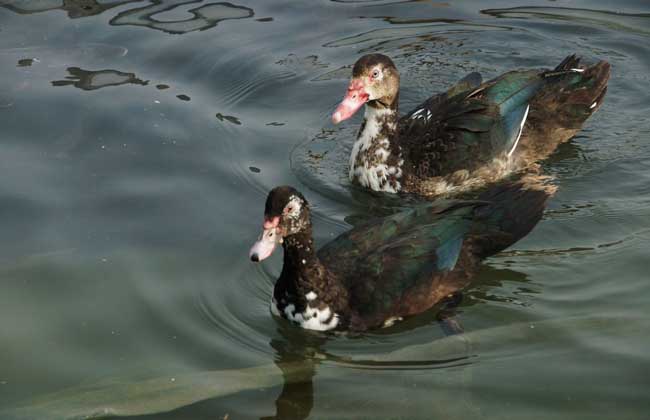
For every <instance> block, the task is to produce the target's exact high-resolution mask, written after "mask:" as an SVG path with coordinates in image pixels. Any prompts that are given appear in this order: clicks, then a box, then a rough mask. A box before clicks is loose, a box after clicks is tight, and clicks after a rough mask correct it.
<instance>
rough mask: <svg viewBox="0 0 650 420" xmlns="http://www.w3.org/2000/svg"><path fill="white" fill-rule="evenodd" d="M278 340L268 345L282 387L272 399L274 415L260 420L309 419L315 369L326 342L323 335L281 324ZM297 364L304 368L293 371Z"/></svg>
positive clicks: (312, 402)
mask: <svg viewBox="0 0 650 420" xmlns="http://www.w3.org/2000/svg"><path fill="white" fill-rule="evenodd" d="M278 333H280V336H281V337H278V338H273V339H271V341H270V343H269V345H270V346H271V347H272V348H273V350H275V354H276V358H275V364H276V365H277V367H278V368H279V369H280V370H281V371H282V377H283V379H284V384H283V386H282V392H281V393H280V395H279V396H278V398H277V399H276V400H275V415H273V416H268V417H262V418H261V420H272V419H282V420H302V419H306V418H307V417H309V414H310V413H311V410H312V408H313V406H314V384H313V378H314V376H315V375H316V366H317V365H318V364H319V363H320V361H321V360H322V356H320V357H319V355H320V354H322V353H321V348H322V347H323V345H324V344H325V343H326V341H327V336H326V335H324V334H319V333H313V332H310V331H305V330H303V329H301V328H296V327H294V326H293V325H289V323H288V322H284V321H280V323H279V326H278ZM296 364H301V365H303V367H304V368H303V369H295V368H294V369H292V368H291V367H292V366H295V365H296Z"/></svg>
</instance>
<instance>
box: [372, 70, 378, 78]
mask: <svg viewBox="0 0 650 420" xmlns="http://www.w3.org/2000/svg"><path fill="white" fill-rule="evenodd" d="M378 77H379V70H373V72H372V78H373V79H376V78H378Z"/></svg>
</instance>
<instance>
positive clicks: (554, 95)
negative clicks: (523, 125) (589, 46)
mask: <svg viewBox="0 0 650 420" xmlns="http://www.w3.org/2000/svg"><path fill="white" fill-rule="evenodd" d="M609 75H610V65H609V63H608V62H607V61H599V62H598V63H596V64H594V65H592V66H585V65H583V64H582V63H581V59H580V58H579V57H577V56H576V55H575V54H574V55H570V56H568V57H567V58H565V59H564V60H562V62H561V63H560V64H559V65H558V66H557V67H556V68H555V69H553V70H550V71H546V72H544V73H542V77H543V78H544V79H545V81H546V86H545V87H544V88H542V89H541V90H540V92H539V93H538V94H537V95H536V96H535V97H534V98H533V100H532V103H531V107H532V108H533V109H540V110H547V111H549V112H551V113H552V114H553V119H554V120H555V124H557V125H559V126H561V127H562V128H563V129H567V130H573V129H575V130H579V129H580V128H581V127H582V124H584V122H585V121H586V120H587V118H589V117H590V116H591V114H593V113H594V112H596V111H597V110H598V109H599V108H600V106H601V105H602V103H603V98H604V97H605V93H606V92H607V82H608V81H609ZM545 117H551V115H547V116H545Z"/></svg>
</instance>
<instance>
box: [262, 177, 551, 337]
mask: <svg viewBox="0 0 650 420" xmlns="http://www.w3.org/2000/svg"><path fill="white" fill-rule="evenodd" d="M552 191H553V190H552V189H551V188H549V187H540V186H539V185H535V184H531V185H528V184H527V183H526V182H525V181H518V182H506V183H504V184H502V185H500V186H497V187H494V188H492V189H491V190H489V191H487V192H485V193H483V194H481V195H480V196H479V200H477V201H461V200H437V201H436V202H433V203H428V204H423V205H420V206H417V207H414V208H412V209H410V210H407V211H403V212H400V213H396V214H394V215H391V216H388V217H384V218H378V219H375V220H371V221H369V222H367V223H366V224H364V225H360V226H356V227H354V228H353V229H351V230H349V231H347V232H346V233H344V234H342V235H340V236H339V237H337V238H336V239H334V240H333V241H331V242H329V243H328V244H327V245H325V246H324V247H322V248H321V249H320V250H319V251H316V247H315V244H314V240H313V238H312V225H311V216H310V209H309V203H308V202H307V200H306V199H305V197H304V196H303V195H302V194H301V193H300V192H298V191H296V190H295V189H294V188H292V187H288V186H283V187H277V188H274V189H273V190H271V192H270V193H269V195H268V198H267V200H266V207H265V210H264V225H263V229H264V230H263V233H262V235H261V237H260V239H259V240H258V241H257V242H256V243H255V245H253V247H252V248H251V251H250V258H251V260H253V261H256V262H257V261H261V260H263V259H265V258H267V257H268V256H270V255H271V253H272V252H273V250H274V249H275V248H276V246H277V244H282V247H283V249H284V263H283V266H282V272H281V274H280V277H279V278H278V280H277V282H276V284H275V288H274V292H273V302H272V303H271V311H272V312H273V313H274V314H276V315H278V316H281V317H283V318H286V319H288V320H290V321H292V322H294V323H296V324H298V325H299V326H301V327H302V328H306V329H311V330H319V331H326V330H352V331H363V330H367V329H371V328H378V327H382V326H385V325H390V324H392V323H393V322H394V321H395V320H399V319H401V318H403V317H405V316H409V315H414V314H417V313H420V312H422V311H425V310H427V309H429V308H431V307H432V306H433V305H435V304H436V303H437V302H439V301H440V300H442V299H443V298H445V297H447V296H448V295H450V294H451V293H454V292H456V291H458V290H459V289H462V288H463V287H465V286H466V285H467V284H468V283H469V282H470V280H471V279H472V277H473V276H474V274H475V273H476V271H477V268H478V266H479V263H480V261H481V260H482V259H484V258H486V257H488V256H490V255H493V254H495V253H497V252H499V251H501V250H503V249H505V248H507V247H509V246H510V245H512V244H513V243H515V242H516V241H518V240H519V239H521V238H522V237H524V236H525V235H526V234H527V233H528V232H529V231H530V230H531V229H532V228H533V227H534V226H535V225H536V224H537V222H538V221H539V219H540V218H541V216H542V212H543V210H544V207H545V204H546V201H547V199H548V197H549V196H550V195H551V194H552Z"/></svg>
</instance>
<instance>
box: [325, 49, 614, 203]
mask: <svg viewBox="0 0 650 420" xmlns="http://www.w3.org/2000/svg"><path fill="white" fill-rule="evenodd" d="M609 73H610V66H609V64H608V63H607V62H605V61H601V62H599V63H597V64H595V65H593V66H591V67H586V66H583V65H582V64H581V63H580V60H579V59H578V58H577V57H576V56H574V55H572V56H569V57H567V58H566V59H565V60H564V61H562V63H560V64H559V65H558V66H557V67H556V68H555V69H552V70H551V69H542V70H516V71H511V72H508V73H505V74H503V75H501V76H499V77H497V78H495V79H492V80H490V81H488V82H484V83H483V82H482V78H481V75H480V74H478V73H472V74H470V75H469V76H467V77H465V78H464V79H462V80H461V81H460V82H458V83H457V84H456V85H454V86H453V87H452V88H450V89H449V90H448V91H447V92H444V93H442V94H438V95H434V96H433V97H431V98H429V99H428V100H426V101H425V102H423V103H422V104H421V105H419V106H418V107H416V108H415V109H414V110H412V111H411V112H409V113H407V114H406V115H404V116H400V115H399V111H398V103H399V88H400V77H399V73H398V71H397V68H396V67H395V65H394V64H393V61H392V60H391V59H390V58H388V57H387V56H385V55H382V54H369V55H364V56H363V57H361V58H360V59H359V60H358V61H357V62H356V63H355V65H354V67H353V69H352V80H351V81H350V84H349V87H348V90H347V93H346V95H345V98H344V99H343V101H342V102H341V104H340V105H339V106H338V108H337V109H336V111H335V112H334V114H333V116H332V120H333V122H334V123H339V122H341V121H343V120H345V119H348V118H350V117H351V116H352V115H354V113H355V112H356V111H357V110H359V109H360V108H361V107H362V106H363V105H364V104H365V105H366V111H365V118H364V120H363V123H362V124H361V128H360V130H359V134H358V136H357V139H356V142H355V143H354V145H353V147H352V153H351V156H350V169H349V176H350V180H351V181H352V182H354V183H356V184H359V185H361V186H363V187H366V188H370V189H372V190H375V191H384V192H389V193H396V192H400V191H403V192H410V193H415V194H419V195H437V194H441V193H445V192H449V191H456V190H462V189H467V188H472V187H475V186H477V185H481V184H484V183H486V182H491V181H495V180H498V179H500V178H502V177H503V176H505V175H506V174H508V173H509V172H511V171H513V170H518V169H522V168H525V167H527V166H529V165H530V164H532V163H533V162H535V161H538V160H540V159H543V158H545V157H547V156H548V155H549V154H550V153H551V152H553V150H555V148H556V147H557V145H558V144H560V143H562V142H565V141H567V140H569V139H570V138H572V137H573V136H574V135H575V134H576V133H577V132H578V131H579V130H580V129H581V127H582V124H583V123H584V122H585V121H586V120H587V118H589V117H590V116H591V115H592V114H593V113H594V112H595V111H596V110H597V109H598V108H599V107H600V105H601V104H602V102H603V97H604V95H605V92H606V90H607V81H608V79H609Z"/></svg>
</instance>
